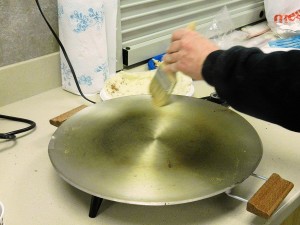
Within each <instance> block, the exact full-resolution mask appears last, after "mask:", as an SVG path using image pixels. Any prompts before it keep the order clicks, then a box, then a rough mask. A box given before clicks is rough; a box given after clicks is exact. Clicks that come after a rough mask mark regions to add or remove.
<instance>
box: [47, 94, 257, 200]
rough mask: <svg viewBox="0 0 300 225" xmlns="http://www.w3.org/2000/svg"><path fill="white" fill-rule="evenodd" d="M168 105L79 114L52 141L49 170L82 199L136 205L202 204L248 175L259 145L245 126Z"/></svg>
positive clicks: (204, 110)
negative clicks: (78, 191) (83, 195)
mask: <svg viewBox="0 0 300 225" xmlns="http://www.w3.org/2000/svg"><path fill="white" fill-rule="evenodd" d="M172 98H173V99H172V100H173V103H172V104H169V105H167V106H164V107H160V108H159V107H155V106H153V105H152V102H151V97H150V96H148V95H139V96H128V97H121V98H116V99H112V100H108V101H105V102H102V103H98V104H96V105H93V106H90V107H87V108H86V109H84V110H82V111H81V112H79V113H77V114H76V115H75V116H73V117H71V118H70V119H69V120H67V121H66V122H64V123H63V124H62V125H61V126H60V127H59V128H58V129H57V130H56V132H55V133H54V135H53V136H52V139H51V141H50V143H49V156H50V159H51V162H52V164H53V166H54V167H55V169H56V170H57V171H58V173H59V174H60V175H61V176H62V177H63V179H65V180H66V181H67V182H68V183H70V184H71V185H73V186H75V187H77V188H78V189H81V190H82V191H85V192H87V193H90V194H92V195H94V196H97V197H101V198H104V199H109V200H113V201H117V202H124V203H132V204H141V205H165V204H179V203H185V202H191V201H196V200H200V199H204V198H208V197H211V196H214V195H216V194H219V193H222V192H224V191H226V190H228V189H230V188H232V187H233V186H235V185H236V184H238V183H240V182H242V181H243V180H245V179H246V178H247V177H248V176H250V175H251V173H252V172H253V171H254V170H255V168H256V167H257V165H258V164H259V162H260V159H261V157H262V145H261V141H260V139H259V136H258V135H257V133H256V131H255V130H254V128H253V127H252V126H251V125H250V124H249V123H248V122H247V121H246V120H245V119H243V118H242V117H241V116H239V115H238V114H237V113H235V112H233V111H231V110H230V109H227V108H225V107H223V106H220V105H218V104H215V103H211V102H208V101H205V100H200V99H196V98H192V97H185V96H172Z"/></svg>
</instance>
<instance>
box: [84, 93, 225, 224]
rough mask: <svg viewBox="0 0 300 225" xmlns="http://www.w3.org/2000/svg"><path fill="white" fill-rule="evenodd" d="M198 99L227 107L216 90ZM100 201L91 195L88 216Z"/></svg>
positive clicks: (94, 213) (93, 213)
mask: <svg viewBox="0 0 300 225" xmlns="http://www.w3.org/2000/svg"><path fill="white" fill-rule="evenodd" d="M200 99H203V100H206V101H210V102H214V103H217V104H220V105H222V106H225V107H229V105H228V104H227V102H226V101H225V100H223V99H221V98H219V96H218V94H217V93H216V92H214V93H211V94H210V95H209V96H206V97H203V98H200ZM102 201H103V199H102V198H99V197H96V196H92V198H91V203H90V212H89V217H90V218H95V217H96V216H97V215H98V211H99V209H100V206H101V203H102Z"/></svg>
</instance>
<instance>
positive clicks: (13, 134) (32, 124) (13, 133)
mask: <svg viewBox="0 0 300 225" xmlns="http://www.w3.org/2000/svg"><path fill="white" fill-rule="evenodd" d="M0 118H1V119H7V120H12V121H16V122H22V123H27V124H29V126H28V127H25V128H22V129H19V130H14V131H11V132H7V133H0V139H7V140H12V139H15V138H16V134H20V133H23V132H26V131H29V130H32V129H33V128H35V127H36V123H35V122H33V121H31V120H28V119H23V118H19V117H13V116H6V115H2V114H0Z"/></svg>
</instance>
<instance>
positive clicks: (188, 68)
mask: <svg viewBox="0 0 300 225" xmlns="http://www.w3.org/2000/svg"><path fill="white" fill-rule="evenodd" d="M218 49H219V47H218V46H217V45H216V44H214V43H213V42H212V41H210V40H209V39H207V38H205V37H203V36H201V35H200V34H199V33H197V32H195V31H191V30H189V29H181V30H177V31H175V32H174V33H173V35H172V39H171V44H170V46H169V48H168V49H167V53H166V55H165V56H164V58H163V61H164V62H165V67H164V70H165V71H166V72H178V71H181V72H182V73H184V74H186V75H188V76H190V77H191V78H193V79H194V80H202V79H203V77H202V73H201V72H202V66H203V63H204V61H205V59H206V57H207V56H208V55H209V54H210V53H211V52H213V51H216V50H218Z"/></svg>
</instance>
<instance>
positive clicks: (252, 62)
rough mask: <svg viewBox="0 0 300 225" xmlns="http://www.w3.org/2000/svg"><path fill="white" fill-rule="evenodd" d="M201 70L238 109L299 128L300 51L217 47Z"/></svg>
mask: <svg viewBox="0 0 300 225" xmlns="http://www.w3.org/2000/svg"><path fill="white" fill-rule="evenodd" d="M202 74H203V77H204V79H205V80H206V81H207V83H208V84H210V85H212V86H214V87H215V89H216V92H217V93H218V95H219V96H220V97H221V98H223V99H224V100H226V101H227V102H228V103H229V105H230V106H232V107H233V108H235V109H236V110H238V111H240V112H243V113H246V114H248V115H251V116H254V117H257V118H259V119H262V120H265V121H269V122H272V123H275V124H278V125H281V126H283V127H285V128H287V129H289V130H293V131H297V132H300V111H299V106H300V51H298V50H292V51H288V52H283V51H279V52H272V53H269V54H265V53H263V52H262V51H261V50H260V49H258V48H244V47H240V46H237V47H233V48H231V49H229V50H218V51H215V52H213V53H211V54H210V55H209V56H208V57H207V59H206V60H205V62H204V65H203V69H202Z"/></svg>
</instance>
